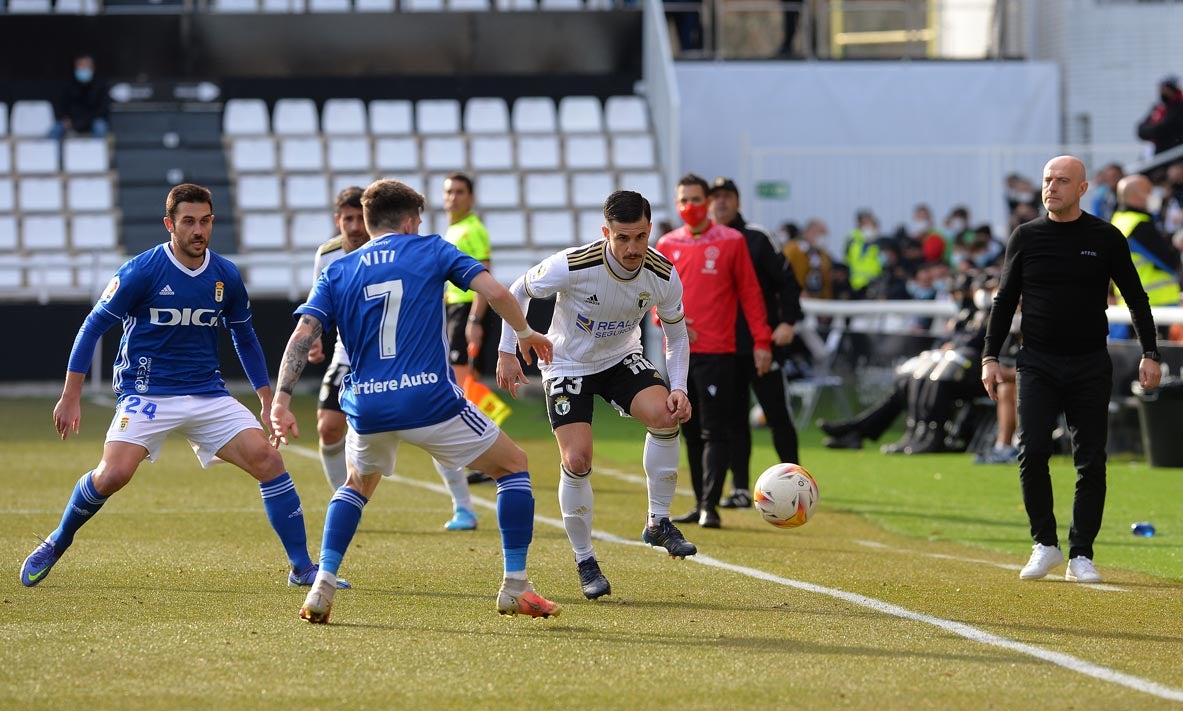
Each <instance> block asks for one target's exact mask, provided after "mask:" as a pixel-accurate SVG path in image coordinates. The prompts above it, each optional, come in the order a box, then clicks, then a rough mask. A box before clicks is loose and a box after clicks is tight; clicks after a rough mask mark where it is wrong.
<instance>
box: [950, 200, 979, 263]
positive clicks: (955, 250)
mask: <svg viewBox="0 0 1183 711" xmlns="http://www.w3.org/2000/svg"><path fill="white" fill-rule="evenodd" d="M972 240H973V231H972V230H970V228H969V208H967V207H965V206H964V205H958V206H957V207H955V208H953V209H952V210H950V211H949V216H948V217H946V218H945V257H946V259H945V261H947V262H949V265H950V266H952V267H953V269H957V267H958V265H959V264H960V263H961V262H962V261H963V260H964V259H965V257H966V256H967V255H966V249H965V248H966V247H967V246H969V243H970V241H972Z"/></svg>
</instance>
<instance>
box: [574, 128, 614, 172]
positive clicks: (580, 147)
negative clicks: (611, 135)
mask: <svg viewBox="0 0 1183 711" xmlns="http://www.w3.org/2000/svg"><path fill="white" fill-rule="evenodd" d="M563 164H564V165H566V166H567V168H568V169H586V168H607V167H608V141H607V139H606V138H605V137H604V136H603V135H602V134H588V135H584V136H567V137H565V138H564V139H563Z"/></svg>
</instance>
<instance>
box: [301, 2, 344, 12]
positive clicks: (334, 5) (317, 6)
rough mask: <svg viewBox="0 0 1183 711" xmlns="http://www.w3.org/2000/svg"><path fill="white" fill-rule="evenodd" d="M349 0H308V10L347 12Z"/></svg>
mask: <svg viewBox="0 0 1183 711" xmlns="http://www.w3.org/2000/svg"><path fill="white" fill-rule="evenodd" d="M350 10H352V8H351V7H350V6H349V0H308V12H349V11H350Z"/></svg>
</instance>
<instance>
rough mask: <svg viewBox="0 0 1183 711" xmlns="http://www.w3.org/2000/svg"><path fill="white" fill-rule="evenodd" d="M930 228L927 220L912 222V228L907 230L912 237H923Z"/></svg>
mask: <svg viewBox="0 0 1183 711" xmlns="http://www.w3.org/2000/svg"><path fill="white" fill-rule="evenodd" d="M931 226H932V225H931V224H930V223H929V221H928V220H912V226H911V227H910V228H909V229H910V230H911V232H912V234H914V235H923V234H928V230H929V228H930V227H931Z"/></svg>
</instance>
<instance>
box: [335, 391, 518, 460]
mask: <svg viewBox="0 0 1183 711" xmlns="http://www.w3.org/2000/svg"><path fill="white" fill-rule="evenodd" d="M499 436H501V430H500V429H499V428H498V427H497V425H496V424H494V423H493V421H492V420H490V419H489V417H488V415H486V414H485V413H483V412H481V411H480V409H478V408H477V407H476V406H475V405H473V404H472V403H471V402H466V403H465V404H464V409H463V410H461V411H460V414H459V415H456V416H455V417H453V418H452V419H450V420H445V421H443V422H440V423H438V424H435V425H429V426H427V427H416V428H415V429H411V430H397V431H394V432H375V433H373V434H358V433H356V432H354V431H353V428H352V427H351V428H349V431H348V432H347V433H346V434H345V460H346V461H347V462H349V465H350V466H351V467H353V468H354V469H356V470H357V471H358V472H360V473H362V474H375V473H377V474H381V475H383V476H390V475H391V474H393V473H394V465H395V462H396V461H397V459H398V445H399V444H400V443H401V442H408V443H410V444H413V445H415V446H417V447H420V448H422V449H424V450H426V451H427V453H428V454H430V455H431V456H432V457H434V458H435V459H436V461H438V462H439V463H440V464H442V465H444V466H445V467H447V468H448V469H460V468H461V467H463V466H466V465H468V464H470V463H472V462H473V461H474V460H475V459H476V458H477V457H479V456H481V455H482V454H484V453H485V452H486V451H487V450H488V449H489V448H490V447H492V446H493V443H494V442H496V441H497V438H498V437H499Z"/></svg>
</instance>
